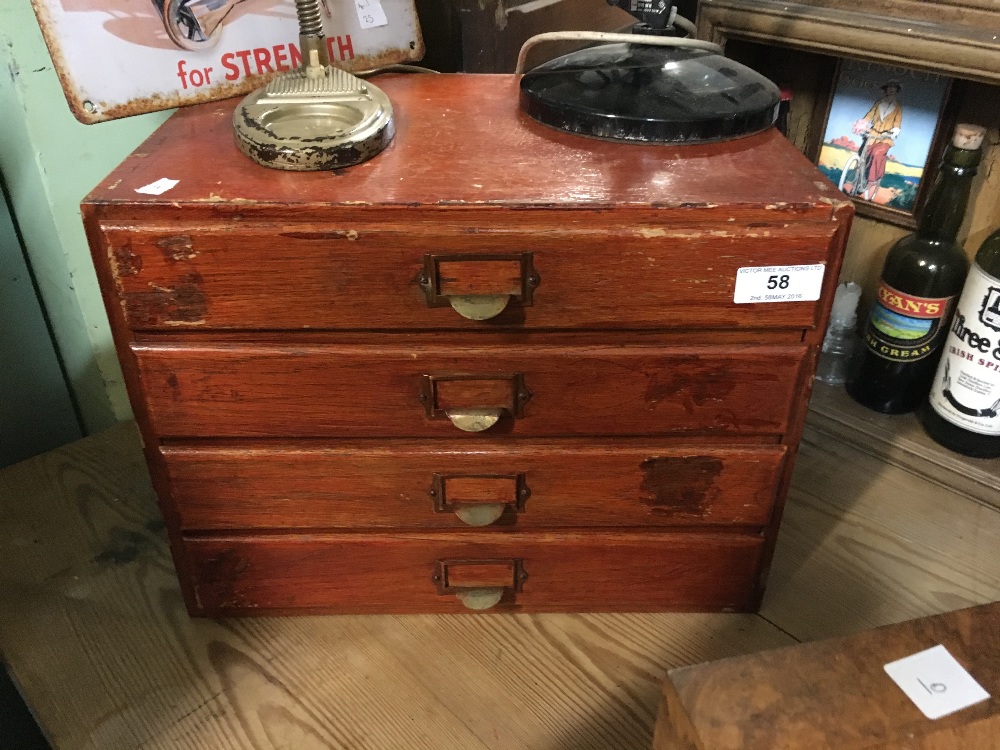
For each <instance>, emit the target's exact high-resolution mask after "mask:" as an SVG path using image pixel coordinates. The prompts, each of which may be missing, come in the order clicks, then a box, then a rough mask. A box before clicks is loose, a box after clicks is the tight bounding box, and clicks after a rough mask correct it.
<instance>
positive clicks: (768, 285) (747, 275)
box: [733, 263, 826, 305]
mask: <svg viewBox="0 0 1000 750" xmlns="http://www.w3.org/2000/svg"><path fill="white" fill-rule="evenodd" d="M825 272H826V265H825V264H824V263H816V264H813V265H805V266H745V267H743V268H741V269H739V270H738V271H737V272H736V290H735V292H734V293H733V302H735V303H736V304H738V305H742V304H748V303H757V302H814V301H815V300H818V299H819V297H820V294H821V293H822V291H823V274H824V273H825Z"/></svg>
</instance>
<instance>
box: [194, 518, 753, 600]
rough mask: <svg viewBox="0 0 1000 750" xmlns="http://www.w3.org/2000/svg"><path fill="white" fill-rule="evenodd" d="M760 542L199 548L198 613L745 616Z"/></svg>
mask: <svg viewBox="0 0 1000 750" xmlns="http://www.w3.org/2000/svg"><path fill="white" fill-rule="evenodd" d="M760 548H761V538H760V537H758V536H755V535H749V534H747V535H742V534H679V533H663V534H658V533H642V534H640V533H595V534H584V533H564V534H559V533H545V534H538V533H536V534H530V533H512V534H490V535H483V534H476V533H468V532H452V533H444V534H438V535H433V534H422V535H421V534H397V535H376V534H373V535H367V534H366V535H364V536H359V535H355V534H341V535H336V534H316V535H310V536H269V537H267V536H259V537H211V538H209V537H203V538H189V539H188V540H187V541H186V542H185V550H186V554H187V556H188V558H189V561H190V563H191V568H192V570H193V571H194V573H193V574H194V589H195V596H196V598H197V601H198V602H199V603H200V605H201V607H202V608H203V611H204V613H205V614H228V613H239V612H241V611H242V612H245V611H246V610H252V611H254V612H255V613H264V612H294V611H296V610H298V611H309V610H315V611H325V612H332V613H366V612H373V613H374V612H378V613H390V612H396V613H420V612H468V611H470V609H485V610H487V611H506V612H511V611H534V612H543V611H552V612H557V611H580V612H584V611H667V610H701V611H704V610H722V609H734V610H743V609H747V608H748V607H750V606H752V601H751V600H752V589H753V582H754V580H755V577H756V573H757V566H758V561H759V557H760Z"/></svg>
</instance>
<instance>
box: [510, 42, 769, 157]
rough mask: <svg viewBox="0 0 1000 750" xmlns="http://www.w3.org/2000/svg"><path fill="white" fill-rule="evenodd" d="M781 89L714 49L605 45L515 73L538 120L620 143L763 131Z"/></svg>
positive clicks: (527, 105) (689, 140) (696, 140)
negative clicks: (520, 74) (524, 71)
mask: <svg viewBox="0 0 1000 750" xmlns="http://www.w3.org/2000/svg"><path fill="white" fill-rule="evenodd" d="M780 98H781V94H780V92H779V91H778V87H777V86H775V85H774V84H773V83H771V81H769V80H768V79H767V78H765V77H764V76H762V75H760V74H759V73H757V72H755V71H753V70H751V69H750V68H748V67H746V66H745V65H742V64H740V63H738V62H736V61H734V60H730V59H728V58H726V57H723V56H722V55H720V54H716V53H714V52H709V51H707V50H701V49H691V48H682V47H653V46H649V45H640V44H604V45H600V46H596V47H589V48H587V49H583V50H579V51H577V52H572V53H570V54H568V55H563V56H562V57H558V58H556V59H554V60H550V61H549V62H547V63H544V64H542V65H539V66H538V67H537V68H534V69H533V70H531V71H529V72H527V73H525V74H524V76H523V77H522V78H521V107H522V108H523V109H524V111H525V112H527V113H528V114H529V115H530V116H531V117H533V118H534V119H536V120H538V121H539V122H541V123H544V124H545V125H550V126H552V127H554V128H559V129H560V130H566V131H569V132H571V133H577V134H579V135H587V136H593V137H595V138H607V139H611V140H620V141H641V142H654V143H701V142H704V141H717V140H727V139H730V138H738V137H740V136H744V135H750V134H751V133H757V132H759V131H761V130H765V129H767V128H769V127H771V126H772V125H773V124H774V121H775V119H776V118H777V116H778V102H779V100H780Z"/></svg>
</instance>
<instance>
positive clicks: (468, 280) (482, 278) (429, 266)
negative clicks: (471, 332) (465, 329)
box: [418, 252, 541, 320]
mask: <svg viewBox="0 0 1000 750" xmlns="http://www.w3.org/2000/svg"><path fill="white" fill-rule="evenodd" d="M418 281H419V283H420V287H421V288H422V289H423V290H424V296H425V297H426V299H427V306H428V307H444V306H445V305H451V307H452V309H454V310H455V312H457V313H458V314H459V315H461V316H462V317H463V318H466V319H468V320H489V319H490V318H495V317H496V316H497V315H499V314H500V313H502V312H503V311H504V310H505V309H506V308H507V305H508V304H509V303H510V301H511V300H512V299H513V300H517V301H518V302H520V304H521V306H522V307H530V306H531V305H532V295H533V294H534V291H535V288H536V287H537V286H538V285H539V283H541V279H540V278H539V276H538V274H537V273H536V272H535V268H534V265H533V261H532V253H529V252H524V253H512V254H506V255H473V254H469V255H434V254H433V253H428V254H427V255H425V256H424V268H423V271H421V273H420V278H419V279H418Z"/></svg>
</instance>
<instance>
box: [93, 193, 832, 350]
mask: <svg viewBox="0 0 1000 750" xmlns="http://www.w3.org/2000/svg"><path fill="white" fill-rule="evenodd" d="M411 211H416V209H411ZM688 213H689V214H692V213H693V214H697V211H688ZM615 216H617V212H613V213H608V212H604V213H599V212H595V213H593V214H588V215H585V216H575V217H574V218H573V219H572V220H568V223H569V224H570V226H566V225H565V224H563V225H558V224H556V225H554V224H552V223H551V222H552V219H551V217H546V216H542V217H536V216H534V215H533V214H531V213H530V212H521V213H519V214H518V215H517V216H516V217H506V218H500V217H499V216H498V215H496V214H494V215H493V216H492V217H490V218H488V219H486V220H485V221H486V222H489V223H488V224H486V223H485V222H484V221H478V222H475V223H472V222H470V223H469V224H467V225H459V226H456V227H454V228H451V227H447V226H444V227H442V226H440V224H439V222H438V221H437V220H435V219H434V218H433V217H431V218H428V219H423V218H422V217H419V216H414V217H413V218H411V219H410V220H409V222H408V223H406V224H400V225H397V226H392V225H391V224H389V223H388V222H389V221H390V220H389V219H388V217H380V218H379V224H377V225H374V226H373V225H371V224H366V223H359V222H356V221H353V220H352V219H351V218H350V217H346V218H344V219H343V220H342V221H341V222H338V223H333V224H331V223H325V224H316V223H312V222H302V223H301V224H298V225H295V224H290V223H285V224H284V225H270V224H264V225H257V224H255V225H251V226H245V225H244V226H239V225H238V226H236V227H234V226H232V224H230V223H228V222H217V223H213V224H210V225H207V226H206V225H203V224H198V223H194V224H193V225H191V222H190V221H189V220H185V219H181V223H180V224H178V223H177V222H174V223H171V224H170V225H164V226H155V225H154V226H150V225H149V224H148V223H146V222H143V223H140V224H132V225H121V224H112V223H109V224H108V225H107V226H106V228H105V229H104V230H103V235H102V240H101V241H102V243H106V249H105V250H104V253H106V256H107V257H106V258H105V257H100V255H99V252H98V250H97V249H95V256H98V257H97V261H98V262H99V263H109V264H110V265H111V268H112V269H113V272H114V278H115V283H116V288H117V290H118V292H119V294H120V296H121V300H122V304H123V306H124V309H125V313H126V317H127V319H128V323H129V325H130V326H131V327H133V328H135V329H137V330H157V329H161V330H162V329H165V330H184V329H189V330H194V331H201V330H206V329H220V328H221V329H243V330H247V329H250V330H253V329H289V328H290V329H303V328H312V329H340V330H343V329H369V330H393V329H399V328H406V329H417V330H419V329H469V330H496V329H511V328H513V329H522V328H523V329H538V328H541V329H567V328H568V329H577V328H630V329H650V328H654V329H657V328H658V329H671V328H690V327H696V328H708V327H710V328H716V329H747V328H812V327H815V326H816V324H817V318H818V317H819V313H820V310H821V307H822V306H821V304H820V303H817V302H791V303H785V304H735V303H734V302H733V289H734V287H735V283H736V273H737V270H738V269H739V268H741V267H745V266H773V265H789V264H817V263H823V264H827V263H830V264H833V263H835V262H836V255H837V252H838V248H837V246H836V245H835V244H834V242H833V240H834V236H835V233H836V229H837V225H836V224H834V223H832V222H830V221H828V220H827V221H824V222H822V223H808V222H802V221H797V222H795V223H793V224H791V225H789V224H788V222H787V221H785V222H784V224H783V225H782V224H778V223H776V222H777V221H779V220H780V219H771V221H772V222H774V223H772V224H771V225H768V224H767V223H766V222H767V221H768V219H769V218H770V217H769V216H768V215H767V214H766V213H765V212H762V215H761V216H760V217H758V218H759V219H760V221H758V222H757V225H755V226H754V227H753V228H746V227H737V226H733V225H732V224H730V223H728V222H726V221H725V220H724V219H723V220H722V221H721V222H719V223H716V224H715V225H713V226H712V227H711V228H709V227H704V226H697V225H694V226H687V227H680V228H669V229H665V228H662V227H656V226H652V227H623V226H621V225H620V224H615V223H612V222H613V221H614V219H613V218H612V217H615ZM515 218H516V223H515ZM395 220H397V221H398V220H399V217H398V215H397V216H396V217H395ZM609 248H614V251H613V252H608V249H609ZM512 250H517V251H531V252H532V255H533V262H534V269H535V274H536V276H537V278H538V284H537V287H535V288H534V289H533V294H532V303H531V305H530V306H527V305H524V304H522V303H521V302H519V301H518V300H516V299H515V300H511V301H510V302H509V304H508V306H507V308H506V309H505V310H504V311H503V312H502V313H501V314H500V315H498V316H496V317H495V318H491V319H489V320H486V321H472V320H466V319H465V318H463V317H461V316H460V315H459V314H458V313H457V312H455V311H454V310H452V309H451V308H450V307H447V306H444V307H434V308H430V307H428V304H427V297H426V295H425V292H424V289H423V288H422V286H421V279H422V277H423V276H424V275H425V270H424V269H425V256H427V255H429V254H445V255H447V254H449V253H460V254H462V255H463V256H467V257H468V258H470V259H474V258H476V257H486V258H489V257H492V256H493V255H496V254H499V253H501V252H508V253H509V252H510V251H512ZM482 263H488V264H490V265H489V266H487V267H483V268H477V266H479V265H482ZM497 263H499V261H482V262H480V263H479V264H477V263H476V262H475V261H474V260H469V261H465V262H462V263H458V262H452V263H444V264H442V266H441V268H443V269H444V270H443V271H440V272H439V274H446V273H450V274H451V275H452V276H454V277H455V278H456V281H454V282H452V281H448V280H447V278H446V279H445V280H444V282H443V283H441V280H440V279H438V281H439V286H440V291H441V293H443V294H487V293H503V294H511V293H514V292H516V291H517V288H519V285H518V284H513V283H512V281H511V280H510V279H507V278H506V277H505V276H503V274H502V272H501V271H494V275H495V274H497V273H500V274H501V277H500V278H498V279H493V278H492V277H487V278H484V279H478V280H477V277H475V276H472V275H471V274H473V272H475V271H478V272H479V275H483V274H485V273H487V271H489V270H490V269H491V268H492V267H493V266H495V265H496V264H497ZM512 263H513V262H512V261H507V264H508V265H511V264H512ZM515 265H516V264H515ZM455 268H459V269H461V273H460V272H459V271H456V270H449V269H455ZM470 268H471V269H472V270H469V269H470ZM834 273H835V272H834ZM508 275H509V274H508ZM518 278H519V277H518ZM289 300H294V304H289Z"/></svg>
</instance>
